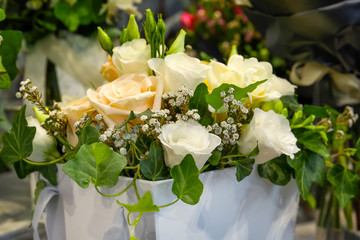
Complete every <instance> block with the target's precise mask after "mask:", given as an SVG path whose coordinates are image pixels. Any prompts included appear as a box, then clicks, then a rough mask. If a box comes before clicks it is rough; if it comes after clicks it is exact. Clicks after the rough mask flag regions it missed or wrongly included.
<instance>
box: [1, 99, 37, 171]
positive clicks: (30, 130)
mask: <svg viewBox="0 0 360 240" xmlns="http://www.w3.org/2000/svg"><path fill="white" fill-rule="evenodd" d="M25 110H26V105H24V106H23V107H22V108H21V109H20V111H19V112H18V114H17V115H16V117H15V120H14V122H13V126H12V129H11V130H10V131H9V132H6V133H4V135H3V143H4V148H3V150H2V151H1V153H0V158H1V159H3V161H4V163H5V164H6V165H10V164H13V163H16V162H18V161H20V160H21V159H23V158H26V157H28V156H30V155H31V153H32V151H33V147H32V141H33V139H34V137H35V132H36V128H35V127H28V126H27V124H28V123H27V121H26V119H25Z"/></svg>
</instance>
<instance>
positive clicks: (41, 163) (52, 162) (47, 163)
mask: <svg viewBox="0 0 360 240" xmlns="http://www.w3.org/2000/svg"><path fill="white" fill-rule="evenodd" d="M67 155H68V153H65V154H64V155H62V156H61V157H60V158H58V159H55V160H52V161H49V162H33V161H30V160H28V159H26V158H23V159H22V160H23V161H24V162H26V163H28V164H31V165H35V166H48V165H52V164H55V163H58V162H61V161H62V160H64V159H65V158H66V156H67Z"/></svg>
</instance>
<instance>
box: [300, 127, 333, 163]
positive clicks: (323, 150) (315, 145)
mask: <svg viewBox="0 0 360 240" xmlns="http://www.w3.org/2000/svg"><path fill="white" fill-rule="evenodd" d="M294 134H295V136H296V138H297V139H298V143H301V144H303V145H304V146H305V147H307V148H308V149H309V150H311V151H313V152H315V153H318V154H320V155H321V156H323V157H324V158H327V157H329V156H330V153H329V150H328V149H327V147H326V146H325V144H324V143H323V138H322V137H321V135H320V134H319V133H317V132H312V131H304V130H303V129H301V130H300V131H294Z"/></svg>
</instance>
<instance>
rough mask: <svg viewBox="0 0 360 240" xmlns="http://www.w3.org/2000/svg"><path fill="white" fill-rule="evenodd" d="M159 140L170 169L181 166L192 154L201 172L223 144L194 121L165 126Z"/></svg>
mask: <svg viewBox="0 0 360 240" xmlns="http://www.w3.org/2000/svg"><path fill="white" fill-rule="evenodd" d="M158 138H159V139H160V141H161V143H162V145H163V148H164V152H165V164H166V166H168V167H169V168H172V167H174V166H175V165H178V164H180V163H181V161H182V160H183V159H184V157H185V156H186V155H187V154H191V155H192V156H193V158H194V160H195V163H196V166H197V168H198V169H199V170H200V169H201V168H202V167H203V166H204V164H205V162H206V161H207V160H208V159H209V157H210V156H211V152H212V151H213V150H214V149H215V148H216V147H217V146H218V145H220V143H221V139H220V138H219V137H218V136H216V135H215V134H212V133H209V132H208V131H207V130H206V129H205V128H204V127H203V126H201V124H200V123H198V122H196V121H193V120H190V121H186V122H184V121H177V122H176V123H174V124H165V125H163V126H162V127H161V134H160V135H159V137H158Z"/></svg>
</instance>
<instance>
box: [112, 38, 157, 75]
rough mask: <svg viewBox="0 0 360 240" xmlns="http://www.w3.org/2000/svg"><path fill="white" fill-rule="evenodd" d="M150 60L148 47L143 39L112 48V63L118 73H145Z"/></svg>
mask: <svg viewBox="0 0 360 240" xmlns="http://www.w3.org/2000/svg"><path fill="white" fill-rule="evenodd" d="M150 58H151V50H150V45H147V44H146V40H145V39H134V40H132V41H130V42H126V43H124V44H123V45H121V46H119V47H114V49H113V56H112V61H113V63H114V65H115V66H116V68H117V69H118V70H119V71H120V73H122V74H125V73H146V74H149V72H150V69H149V66H148V65H147V61H148V60H149V59H150Z"/></svg>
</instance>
